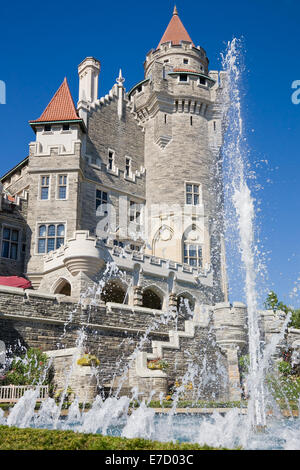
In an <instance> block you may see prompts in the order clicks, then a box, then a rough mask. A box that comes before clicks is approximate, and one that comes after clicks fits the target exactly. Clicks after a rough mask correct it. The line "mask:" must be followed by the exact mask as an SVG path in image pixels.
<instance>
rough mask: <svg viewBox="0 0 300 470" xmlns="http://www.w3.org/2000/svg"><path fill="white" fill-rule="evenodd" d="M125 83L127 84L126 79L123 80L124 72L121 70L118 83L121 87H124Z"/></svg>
mask: <svg viewBox="0 0 300 470" xmlns="http://www.w3.org/2000/svg"><path fill="white" fill-rule="evenodd" d="M124 82H125V78H123V76H122V70H121V69H120V72H119V77H118V78H117V83H118V84H119V85H120V86H122V85H123V83H124Z"/></svg>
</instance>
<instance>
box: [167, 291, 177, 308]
mask: <svg viewBox="0 0 300 470" xmlns="http://www.w3.org/2000/svg"><path fill="white" fill-rule="evenodd" d="M169 310H171V311H172V312H173V311H174V312H176V310H177V295H176V294H173V293H171V294H170V295H169Z"/></svg>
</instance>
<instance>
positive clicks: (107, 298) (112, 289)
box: [101, 280, 127, 304]
mask: <svg viewBox="0 0 300 470" xmlns="http://www.w3.org/2000/svg"><path fill="white" fill-rule="evenodd" d="M101 300H102V301H103V302H105V303H107V302H113V303H116V304H124V303H126V300H127V296H126V289H125V288H124V286H123V285H121V284H120V283H119V282H118V281H115V280H111V281H108V282H107V283H106V284H105V286H104V288H103V290H102V292H101Z"/></svg>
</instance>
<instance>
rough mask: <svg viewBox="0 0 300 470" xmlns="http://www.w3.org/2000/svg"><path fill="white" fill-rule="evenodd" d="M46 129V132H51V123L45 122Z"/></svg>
mask: <svg viewBox="0 0 300 470" xmlns="http://www.w3.org/2000/svg"><path fill="white" fill-rule="evenodd" d="M44 131H45V132H51V124H45V126H44Z"/></svg>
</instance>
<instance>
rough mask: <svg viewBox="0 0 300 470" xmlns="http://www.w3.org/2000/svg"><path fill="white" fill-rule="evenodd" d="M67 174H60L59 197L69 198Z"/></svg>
mask: <svg viewBox="0 0 300 470" xmlns="http://www.w3.org/2000/svg"><path fill="white" fill-rule="evenodd" d="M67 182H68V177H67V175H58V188H57V189H58V199H67Z"/></svg>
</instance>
